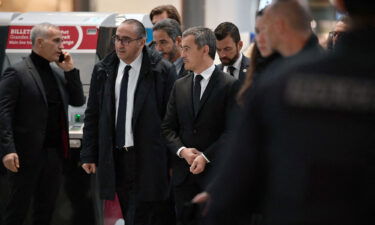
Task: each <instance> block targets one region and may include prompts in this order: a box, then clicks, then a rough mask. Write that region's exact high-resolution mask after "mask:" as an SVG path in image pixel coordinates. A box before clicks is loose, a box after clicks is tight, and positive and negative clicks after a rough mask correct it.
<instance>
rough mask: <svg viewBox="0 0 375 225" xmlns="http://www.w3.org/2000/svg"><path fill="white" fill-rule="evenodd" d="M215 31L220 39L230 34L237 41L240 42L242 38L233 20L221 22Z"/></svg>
mask: <svg viewBox="0 0 375 225" xmlns="http://www.w3.org/2000/svg"><path fill="white" fill-rule="evenodd" d="M214 32H215V36H216V39H217V40H218V41H221V40H223V39H224V38H226V37H227V36H228V35H229V36H230V37H231V38H232V39H233V41H234V42H235V43H238V42H239V41H240V40H241V37H240V31H239V30H238V27H237V26H236V25H234V24H233V23H231V22H223V23H221V24H219V26H217V27H216V29H215V31H214Z"/></svg>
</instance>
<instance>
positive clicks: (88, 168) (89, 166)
mask: <svg viewBox="0 0 375 225" xmlns="http://www.w3.org/2000/svg"><path fill="white" fill-rule="evenodd" d="M82 168H83V169H84V170H85V172H86V173H88V174H91V173H96V165H95V163H84V164H82Z"/></svg>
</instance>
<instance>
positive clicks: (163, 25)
mask: <svg viewBox="0 0 375 225" xmlns="http://www.w3.org/2000/svg"><path fill="white" fill-rule="evenodd" d="M152 30H153V33H152V35H153V37H154V42H155V50H157V51H159V52H160V53H161V54H162V55H163V58H164V59H166V60H168V61H169V62H171V63H173V64H174V66H175V67H176V72H177V78H181V77H184V76H186V75H187V74H188V71H186V70H185V66H184V62H183V59H182V57H181V35H182V32H181V28H180V25H179V24H178V23H177V22H176V21H175V20H173V19H168V18H167V19H164V20H162V21H160V22H158V23H157V24H155V25H154V27H153V28H152Z"/></svg>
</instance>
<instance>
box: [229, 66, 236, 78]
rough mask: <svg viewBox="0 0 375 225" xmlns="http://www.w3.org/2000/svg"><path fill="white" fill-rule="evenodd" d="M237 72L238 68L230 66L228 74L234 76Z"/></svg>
mask: <svg viewBox="0 0 375 225" xmlns="http://www.w3.org/2000/svg"><path fill="white" fill-rule="evenodd" d="M235 70H236V68H234V66H228V72H229V74H230V75H232V76H234V71H235Z"/></svg>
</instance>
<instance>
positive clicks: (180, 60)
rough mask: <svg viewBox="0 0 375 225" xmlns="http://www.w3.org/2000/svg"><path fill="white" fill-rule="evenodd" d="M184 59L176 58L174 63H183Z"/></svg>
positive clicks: (177, 64)
mask: <svg viewBox="0 0 375 225" xmlns="http://www.w3.org/2000/svg"><path fill="white" fill-rule="evenodd" d="M183 61H184V59H183V58H182V57H180V58H178V59H176V61H174V62H173V64H174V65H175V66H180V65H182V63H183Z"/></svg>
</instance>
